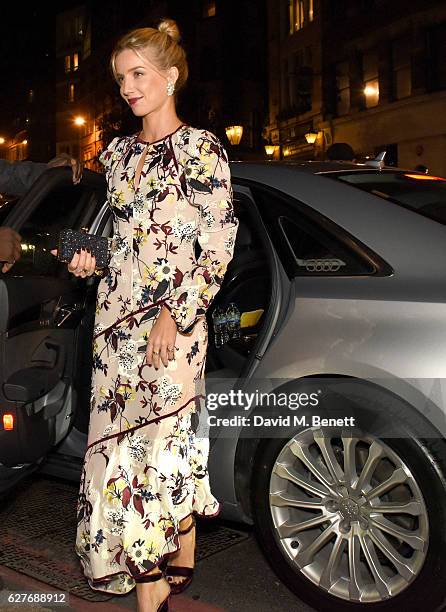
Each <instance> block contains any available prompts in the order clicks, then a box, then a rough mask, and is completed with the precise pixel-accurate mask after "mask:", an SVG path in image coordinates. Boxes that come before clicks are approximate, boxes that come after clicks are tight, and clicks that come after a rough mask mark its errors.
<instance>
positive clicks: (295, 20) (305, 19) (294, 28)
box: [288, 0, 314, 34]
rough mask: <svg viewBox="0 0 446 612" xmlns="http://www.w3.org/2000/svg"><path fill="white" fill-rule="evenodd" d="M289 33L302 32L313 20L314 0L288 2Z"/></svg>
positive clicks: (290, 0) (292, 0)
mask: <svg viewBox="0 0 446 612" xmlns="http://www.w3.org/2000/svg"><path fill="white" fill-rule="evenodd" d="M288 13H289V23H290V28H289V33H290V34H294V32H298V31H299V30H302V28H304V27H305V26H306V25H308V24H309V23H311V22H312V21H313V20H314V0H289V2H288Z"/></svg>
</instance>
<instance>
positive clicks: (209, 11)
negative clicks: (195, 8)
mask: <svg viewBox="0 0 446 612" xmlns="http://www.w3.org/2000/svg"><path fill="white" fill-rule="evenodd" d="M216 14H217V7H216V2H215V0H204V2H203V17H204V18H206V17H215V15H216Z"/></svg>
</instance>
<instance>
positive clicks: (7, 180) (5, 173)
mask: <svg viewBox="0 0 446 612" xmlns="http://www.w3.org/2000/svg"><path fill="white" fill-rule="evenodd" d="M46 169H47V166H46V164H41V163H37V162H30V161H17V162H10V161H7V160H6V159H0V192H3V193H10V194H11V195H23V194H24V193H26V192H27V191H28V189H29V188H30V187H31V185H32V184H33V183H34V181H35V180H36V179H38V178H39V176H40V175H41V174H42V172H44V171H45V170H46Z"/></svg>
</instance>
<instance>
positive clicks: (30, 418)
mask: <svg viewBox="0 0 446 612" xmlns="http://www.w3.org/2000/svg"><path fill="white" fill-rule="evenodd" d="M52 174H53V173H52ZM88 174H91V173H87V179H86V184H85V185H84V187H83V190H79V189H78V188H77V187H74V186H73V185H72V184H71V175H70V176H68V175H67V174H66V173H65V172H59V175H58V176H59V180H55V177H54V176H52V177H51V181H50V187H49V188H47V186H46V187H45V185H44V186H43V187H42V185H36V186H35V188H33V189H32V190H31V192H30V193H28V194H27V196H25V198H23V200H22V201H21V204H22V206H23V207H24V208H25V210H23V209H21V210H19V211H16V210H14V211H13V213H12V214H11V217H10V218H8V219H7V220H6V224H7V225H10V226H14V227H15V228H16V229H17V231H19V233H21V235H22V258H21V260H20V261H19V262H17V264H16V266H14V268H13V269H12V270H11V272H10V273H9V274H6V275H0V304H1V307H0V383H1V384H0V418H1V417H2V414H5V413H9V414H11V415H12V417H13V423H14V427H13V429H11V430H6V429H5V428H4V427H3V426H2V423H1V422H0V464H3V465H4V466H10V467H12V466H15V465H17V464H23V463H33V462H36V461H38V460H40V459H41V458H43V457H44V456H45V455H47V454H48V452H49V451H50V450H51V449H52V448H53V447H54V445H55V444H57V443H58V442H60V441H61V439H62V438H63V437H65V435H66V434H67V433H68V431H69V428H70V427H71V425H72V423H73V420H74V416H75V408H76V399H77V393H76V390H75V388H74V385H73V380H74V377H75V363H76V355H77V348H78V344H79V341H81V342H82V341H83V340H84V338H83V337H82V333H81V332H80V329H81V327H82V321H83V317H84V315H85V305H86V304H87V302H90V303H91V297H89V294H90V293H91V292H95V289H96V284H95V282H94V281H91V280H90V281H86V280H82V279H76V278H75V277H73V276H72V275H71V274H69V273H68V272H67V269H66V265H65V264H61V263H59V262H57V260H56V259H55V258H54V257H53V256H52V255H51V254H50V252H49V251H50V249H51V248H53V247H54V246H55V245H56V244H57V235H58V232H59V231H60V230H61V229H63V228H65V227H72V228H73V229H80V228H79V223H86V222H88V219H89V217H90V218H93V216H94V210H93V209H94V208H95V207H96V213H97V209H98V208H99V205H100V204H101V203H102V201H103V197H104V194H105V182H104V181H103V179H102V178H101V177H99V178H100V181H99V183H98V177H97V176H94V177H91V176H88ZM56 178H57V177H56ZM89 179H91V181H89ZM40 182H42V179H40V180H39V181H38V183H40ZM90 183H91V184H90ZM32 192H34V193H35V197H34V198H33V197H32ZM86 206H88V207H89V208H88V210H85V207H86ZM90 207H91V212H90ZM78 209H79V210H78ZM52 211H53V213H54V214H52ZM24 247H25V248H24ZM80 338H81V340H80Z"/></svg>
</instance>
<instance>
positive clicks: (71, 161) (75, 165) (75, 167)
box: [47, 153, 82, 185]
mask: <svg viewBox="0 0 446 612" xmlns="http://www.w3.org/2000/svg"><path fill="white" fill-rule="evenodd" d="M59 166H71V169H72V171H73V183H74V184H75V185H77V184H78V183H80V181H81V178H82V162H81V161H80V160H79V159H75V158H74V157H71V155H68V153H60V154H59V155H56V157H53V159H50V161H49V162H48V163H47V167H48V168H58V167H59Z"/></svg>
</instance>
